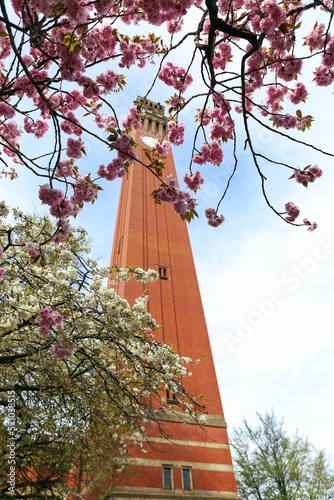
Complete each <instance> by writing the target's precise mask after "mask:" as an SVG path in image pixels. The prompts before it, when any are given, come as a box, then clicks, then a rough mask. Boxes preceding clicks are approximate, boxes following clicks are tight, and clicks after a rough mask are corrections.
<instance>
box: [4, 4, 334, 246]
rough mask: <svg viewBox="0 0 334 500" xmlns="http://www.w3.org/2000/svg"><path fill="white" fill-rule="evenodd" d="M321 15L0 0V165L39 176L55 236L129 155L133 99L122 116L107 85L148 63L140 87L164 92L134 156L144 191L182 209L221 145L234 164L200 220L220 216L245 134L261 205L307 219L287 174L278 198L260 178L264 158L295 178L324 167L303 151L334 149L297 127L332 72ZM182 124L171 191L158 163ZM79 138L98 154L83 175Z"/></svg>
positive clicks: (135, 118)
mask: <svg viewBox="0 0 334 500" xmlns="http://www.w3.org/2000/svg"><path fill="white" fill-rule="evenodd" d="M332 16H333V2H332V0H314V1H312V0H309V1H308V0H300V1H298V0H282V1H278V0H260V1H258V2H253V1H251V0H230V1H227V0H176V1H169V2H166V1H164V0H155V1H154V2H153V1H151V0H131V1H130V0H89V1H87V0H75V1H74V0H61V1H59V2H58V1H54V2H53V1H49V0H11V2H8V1H6V0H0V55H1V58H0V146H1V148H2V156H1V157H0V166H1V170H2V175H4V176H10V177H11V178H15V176H16V175H17V173H18V171H19V169H18V168H17V165H21V166H25V167H26V168H27V169H29V171H30V172H32V173H34V174H35V175H37V176H39V177H40V180H41V182H40V184H41V187H40V190H39V198H40V200H41V201H42V203H44V204H47V205H48V206H49V207H50V212H51V214H52V215H53V216H55V217H56V219H57V221H58V222H57V224H58V231H59V234H58V237H59V240H61V239H64V238H66V237H67V235H68V227H69V226H68V217H70V216H73V215H75V214H77V213H78V211H80V210H81V208H82V206H83V205H84V203H86V202H91V201H94V200H95V198H96V197H97V195H98V190H99V189H100V187H101V183H103V180H104V179H107V180H113V179H115V178H117V177H122V176H123V175H124V174H125V172H126V171H127V170H128V169H129V168H131V165H132V164H133V163H134V161H138V159H137V155H136V144H135V143H134V141H133V139H132V136H131V128H137V129H139V128H140V127H141V126H142V109H141V108H140V106H138V107H131V108H130V109H129V112H128V114H127V115H126V116H125V117H124V113H123V112H121V111H120V108H122V106H119V105H118V104H119V103H120V102H122V99H121V98H120V99H118V100H117V98H116V97H115V94H116V93H119V92H123V91H124V88H125V85H126V74H129V71H131V72H140V71H142V70H143V71H146V69H147V67H148V65H151V64H155V66H152V65H151V66H150V67H151V68H153V70H152V71H151V72H150V73H151V74H152V78H151V81H148V82H147V89H145V92H144V94H145V95H144V100H145V97H148V98H149V97H150V95H151V92H152V89H154V88H155V87H156V86H157V84H158V82H159V84H160V85H165V86H166V88H163V90H162V91H160V90H159V94H160V95H163V96H164V97H163V100H164V101H165V103H166V104H167V105H168V108H167V109H168V126H167V130H166V133H165V136H164V137H163V138H162V141H161V143H159V144H157V146H156V147H155V148H153V149H152V151H148V153H149V155H150V158H151V160H152V161H151V163H150V164H149V165H146V167H148V168H150V170H151V171H152V172H153V173H154V174H156V175H158V176H159V177H160V176H161V181H162V183H161V186H160V188H159V190H158V191H157V192H156V193H155V199H156V201H158V202H171V203H172V204H173V206H174V209H175V210H176V211H177V212H178V213H179V214H180V215H181V216H182V217H183V218H185V219H187V220H191V218H192V217H194V216H195V215H197V214H196V201H195V200H194V198H193V192H196V191H197V190H198V189H199V188H200V186H201V185H202V183H203V182H204V179H203V175H202V173H201V172H200V170H196V171H194V170H195V168H196V169H197V168H202V166H203V165H206V164H211V165H215V166H220V165H221V166H222V167H224V155H225V151H226V149H227V148H228V151H230V152H232V153H231V156H232V158H233V168H232V169H231V170H230V171H228V172H227V175H226V186H225V187H224V188H223V192H222V193H221V198H220V200H219V199H218V200H217V205H216V206H215V207H214V208H211V207H207V211H206V217H207V220H208V223H209V224H210V225H211V226H219V225H220V224H221V223H222V222H223V221H224V217H223V215H219V213H218V209H219V206H220V205H221V202H222V201H223V200H224V198H225V196H226V194H227V192H228V190H229V186H230V183H231V181H232V178H233V176H234V175H235V173H236V172H237V171H238V169H239V156H240V151H241V150H243V149H244V147H245V149H247V151H248V152H249V159H250V164H252V165H253V167H254V169H255V171H256V172H257V174H258V176H259V182H260V185H261V187H262V193H263V196H264V199H265V201H266V203H267V205H268V206H269V207H270V208H271V209H272V210H273V211H274V212H275V214H276V215H277V216H278V217H280V218H281V219H283V220H284V221H286V222H288V223H289V224H295V225H304V226H306V227H307V229H308V230H313V229H315V228H316V224H315V223H313V222H312V223H311V222H310V221H309V220H308V219H306V218H304V219H303V220H302V221H300V222H299V219H297V218H298V217H299V214H300V210H299V208H298V207H297V206H296V204H295V203H293V202H291V201H289V198H290V196H289V194H288V192H289V187H287V194H286V198H285V199H286V203H285V204H284V205H283V204H281V203H282V202H280V203H277V202H275V200H273V201H272V200H271V197H272V196H270V197H269V195H268V190H267V184H268V182H269V181H270V178H271V174H272V170H273V167H274V168H275V169H276V170H277V169H283V170H285V173H286V179H288V178H293V179H294V180H295V181H297V182H298V183H299V184H301V185H304V186H307V185H309V184H310V183H313V182H314V181H315V180H317V179H318V178H319V177H320V176H321V174H322V169H321V164H320V166H318V165H316V164H315V163H314V161H318V158H319V162H320V161H321V158H322V157H323V155H326V156H327V157H328V156H329V157H333V152H332V151H331V150H329V151H326V150H325V149H324V148H321V147H319V146H317V144H313V143H312V140H311V138H310V136H309V135H308V134H309V131H310V129H311V128H312V123H313V121H314V120H315V119H316V118H320V119H321V115H322V111H321V109H319V115H318V116H317V117H313V116H311V114H310V112H309V111H308V108H307V99H308V96H309V95H310V94H312V93H313V92H315V91H316V87H319V88H324V87H330V86H331V85H332V84H333V81H334V55H333V54H334V36H333V35H332V34H331V27H332V26H331V24H332ZM148 26H149V29H148ZM185 26H191V29H190V31H189V30H187V29H186V28H185ZM152 29H154V30H158V33H157V34H155V33H153V32H152ZM143 31H145V32H146V34H145V35H142V34H141V33H142V32H143ZM162 35H163V37H162ZM180 60H182V67H181V66H180V65H179V64H180V62H179V61H180ZM305 68H306V71H305ZM145 75H147V72H146V73H145ZM138 80H141V76H140V74H139V76H138ZM167 87H168V88H167ZM165 96H166V97H165ZM189 108H190V109H191V110H192V114H193V115H194V116H193V118H194V121H193V124H192V128H191V127H190V132H188V130H189V127H188V125H189V123H187V127H188V128H187V127H186V123H185V122H186V120H185V117H187V112H188V110H189ZM196 108H197V111H194V109H196ZM259 129H260V130H264V131H265V132H266V133H267V134H272V135H273V136H274V138H277V139H279V140H280V141H286V142H287V143H288V144H289V143H290V144H291V145H292V146H293V148H296V150H298V151H301V150H303V151H304V150H306V151H308V152H310V153H313V154H316V155H317V157H316V158H315V159H314V160H313V161H312V162H308V164H306V165H305V164H304V163H303V162H302V161H301V162H300V163H299V162H298V160H294V159H292V158H291V157H289V156H288V157H284V156H281V154H280V152H279V151H276V150H272V151H268V150H267V148H264V147H263V148H261V147H258V145H257V144H256V141H255V140H254V135H256V133H257V131H258V130H259ZM187 132H188V133H190V134H191V137H192V138H193V140H192V141H191V144H192V146H191V147H190V148H189V161H188V164H189V170H190V171H189V173H187V174H186V175H185V177H184V181H185V183H186V185H187V187H188V190H181V189H180V188H179V187H178V186H177V184H176V183H175V180H174V179H169V180H168V179H166V178H165V177H164V175H163V166H164V157H165V155H166V152H167V150H168V148H169V147H170V145H171V144H173V145H175V146H178V145H180V144H182V143H183V141H184V138H185V134H186V133H187ZM303 133H305V134H306V137H305V136H304V135H303ZM27 137H29V140H27ZM239 137H240V139H239ZM41 138H44V140H43V142H42V141H40V139H41ZM89 140H90V141H92V142H93V143H94V150H96V148H98V149H99V151H103V150H104V151H105V161H104V163H101V164H96V165H95V164H94V156H93V155H92V157H91V158H89V159H90V160H91V161H90V164H91V173H90V174H87V173H86V172H85V170H84V169H83V167H82V164H83V163H84V162H83V158H84V156H85V155H86V154H87V148H86V146H85V144H86V143H87V142H88V141H89ZM34 141H35V146H33V142H34ZM271 149H272V148H271ZM110 151H112V153H111V154H110ZM287 186H288V184H287Z"/></svg>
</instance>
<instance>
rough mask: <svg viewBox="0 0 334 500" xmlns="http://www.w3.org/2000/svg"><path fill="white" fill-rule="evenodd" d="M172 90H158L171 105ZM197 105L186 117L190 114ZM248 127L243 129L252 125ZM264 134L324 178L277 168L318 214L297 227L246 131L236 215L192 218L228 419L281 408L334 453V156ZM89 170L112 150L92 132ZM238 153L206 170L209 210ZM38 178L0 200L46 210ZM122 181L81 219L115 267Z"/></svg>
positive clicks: (328, 117) (319, 106)
mask: <svg viewBox="0 0 334 500" xmlns="http://www.w3.org/2000/svg"><path fill="white" fill-rule="evenodd" d="M153 73H154V68H151V67H149V68H148V69H147V70H145V71H144V72H141V73H140V75H141V78H140V79H138V78H137V77H136V74H134V76H133V77H132V78H130V80H129V83H128V88H127V90H126V92H125V93H124V95H123V94H117V95H115V97H114V100H113V105H114V106H115V107H117V109H118V110H119V112H120V113H121V114H122V113H125V112H126V110H127V108H128V106H129V105H131V103H132V101H133V100H134V99H135V98H136V97H137V95H143V94H144V93H145V91H146V89H147V88H148V86H149V83H150V81H151V77H152V74H153ZM169 90H170V89H168V88H162V87H159V88H158V89H157V91H155V92H153V93H152V94H151V96H150V98H152V99H153V100H157V101H160V102H161V103H163V101H164V100H165V99H167V98H168V96H169V92H168V91H169ZM332 98H333V96H332V91H331V90H330V89H325V90H324V89H322V90H321V92H319V91H318V90H317V89H315V88H314V94H313V95H312V98H311V99H310V102H309V104H308V112H309V113H310V114H313V115H314V116H316V117H317V121H316V122H315V123H314V125H313V127H312V129H313V130H312V132H311V133H308V135H307V136H306V135H304V136H302V138H303V139H308V137H310V138H311V137H312V138H313V139H314V141H315V142H318V143H320V144H321V145H322V146H323V147H324V148H326V149H330V148H331V147H332V142H333V139H332V120H333V117H332V112H331V110H332V106H330V105H329V103H330V102H331V99H332ZM191 117H192V112H191V111H189V113H188V114H187V116H186V121H187V122H188V121H190V119H191ZM241 134H242V133H241ZM190 138H191V137H190V135H189V136H188V137H187V140H186V143H185V145H184V146H183V147H182V148H180V149H179V150H175V152H174V156H175V161H176V164H177V167H178V170H179V177H180V178H181V177H182V174H183V172H184V171H185V169H186V168H187V165H188V162H185V158H187V154H188V155H189V145H190ZM254 141H255V143H256V144H257V146H258V147H260V148H262V149H263V151H264V152H266V153H268V152H269V153H270V154H274V155H278V156H279V157H283V158H285V159H288V160H289V161H291V162H293V161H295V162H296V164H297V165H298V166H300V167H303V166H305V165H307V164H309V163H313V162H314V163H318V165H319V166H320V167H321V168H323V170H324V175H323V177H322V178H321V179H319V180H318V181H316V182H315V183H314V184H313V185H311V186H310V187H309V188H308V189H305V188H304V187H303V186H301V185H297V184H296V183H295V182H294V181H293V180H290V181H288V180H287V178H288V177H289V173H288V172H287V171H284V170H283V171H280V170H278V169H273V168H270V169H268V171H270V172H271V174H272V176H273V180H272V181H271V183H270V184H269V185H268V189H269V192H270V194H271V198H272V200H273V201H275V203H276V205H277V207H278V208H283V206H284V204H285V203H286V202H287V201H294V202H295V203H296V204H297V205H299V206H300V208H301V210H302V216H305V217H308V218H309V219H310V220H311V221H313V220H315V221H317V222H318V224H319V227H318V229H317V230H316V231H314V232H313V233H310V232H307V231H306V229H305V228H295V227H292V226H289V225H287V224H285V223H284V222H282V221H281V220H280V219H278V218H277V217H276V216H275V215H274V214H273V213H272V212H271V211H270V210H269V209H268V207H267V206H266V204H265V203H264V201H263V199H262V197H261V192H260V181H259V178H258V177H257V175H256V174H255V171H254V169H253V167H252V165H251V162H250V159H249V157H248V155H247V154H246V153H245V152H243V150H242V145H243V143H242V140H240V150H239V155H240V172H239V173H238V174H237V175H236V177H235V180H234V182H233V184H232V187H231V190H230V192H229V195H228V197H227V198H226V200H225V202H224V203H223V204H222V207H221V212H222V213H223V214H224V215H225V217H226V222H225V223H224V224H223V225H222V226H221V227H220V228H217V229H214V228H211V227H209V226H207V225H206V222H205V220H204V218H203V217H201V218H200V219H198V220H195V221H193V222H192V223H191V224H190V226H189V232H190V237H191V242H192V248H193V253H194V258H195V264H196V267H197V272H198V279H199V283H200V288H201V293H202V299H203V304H204V309H205V313H206V318H207V323H208V327H209V333H210V338H211V343H212V349H213V353H214V357H215V361H216V370H217V375H218V379H219V384H220V388H221V394H222V400H223V406H224V409H225V416H226V419H227V422H228V425H229V428H233V427H238V426H239V425H241V421H242V418H244V417H245V418H247V420H249V421H250V422H255V421H256V415H255V412H260V413H261V412H264V411H270V410H271V409H273V410H274V411H275V413H276V415H277V416H278V417H279V418H284V420H285V422H286V427H287V429H288V430H289V431H290V432H291V433H293V432H294V431H295V430H296V429H297V428H298V429H299V432H300V434H301V435H303V436H308V437H309V439H310V441H311V442H312V444H313V445H314V446H315V447H316V448H323V447H324V448H326V449H327V451H328V453H329V454H330V455H331V456H332V459H333V461H334V439H333V437H332V436H333V417H332V411H333V393H334V375H333V355H334V346H333V340H332V339H333V333H334V324H333V323H334V320H333V303H334V225H333V214H334V197H333V188H334V173H333V161H332V159H330V158H328V157H327V158H326V157H323V156H320V155H319V154H318V153H316V152H314V151H312V150H304V151H302V150H301V149H299V148H297V147H296V146H295V145H291V143H290V144H286V143H283V142H282V141H280V140H278V139H277V138H275V137H270V136H269V135H268V133H267V132H263V131H261V130H257V131H256V132H255V136H254ZM86 150H87V159H86V160H85V164H86V166H85V168H86V170H87V171H88V170H90V169H92V170H94V169H95V168H96V167H97V166H98V165H99V164H100V163H102V162H105V161H106V158H105V156H104V153H103V152H102V151H101V150H99V149H97V148H96V147H95V145H94V144H93V143H91V142H90V141H86ZM230 165H231V157H230V155H229V152H228V149H227V152H226V155H225V159H224V162H223V164H222V166H221V167H210V166H204V167H203V175H204V176H205V177H206V183H205V184H204V185H203V187H202V189H201V191H200V192H199V193H198V199H199V212H200V214H201V213H202V212H203V210H204V208H206V207H208V206H210V207H211V206H215V204H216V202H217V201H218V199H219V194H220V193H221V191H222V189H223V187H224V181H225V180H226V177H227V174H226V171H228V168H229V167H230ZM37 184H38V180H37V179H36V178H30V176H29V175H28V174H27V172H20V175H19V179H18V180H16V181H12V182H10V181H8V180H5V179H1V181H0V199H6V200H7V202H8V203H9V204H10V205H12V206H20V207H21V208H24V209H27V210H29V211H32V210H33V209H34V204H35V207H36V208H37V209H39V203H38V200H37V197H36V190H37V188H36V186H37ZM119 187H120V182H119V181H115V182H114V183H105V184H104V188H105V190H104V191H103V192H101V194H100V197H99V200H98V201H97V202H96V203H95V204H94V205H93V206H87V207H86V208H85V209H84V211H83V212H82V214H81V215H80V216H79V217H78V219H77V223H78V224H80V225H83V226H84V227H86V228H87V229H88V230H89V234H90V236H91V238H92V246H93V251H94V254H95V255H97V256H98V257H100V258H101V263H102V264H108V263H109V258H110V252H111V244H112V237H113V231H114V222H115V216H116V209H117V203H118V195H119Z"/></svg>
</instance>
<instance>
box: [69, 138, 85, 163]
mask: <svg viewBox="0 0 334 500" xmlns="http://www.w3.org/2000/svg"><path fill="white" fill-rule="evenodd" d="M82 151H83V143H82V142H81V141H80V140H76V139H72V138H71V137H69V138H68V139H67V149H66V154H67V156H68V157H69V158H81V156H82Z"/></svg>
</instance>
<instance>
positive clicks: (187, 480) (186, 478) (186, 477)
mask: <svg viewBox="0 0 334 500" xmlns="http://www.w3.org/2000/svg"><path fill="white" fill-rule="evenodd" d="M182 487H183V491H192V481H191V468H190V467H182Z"/></svg>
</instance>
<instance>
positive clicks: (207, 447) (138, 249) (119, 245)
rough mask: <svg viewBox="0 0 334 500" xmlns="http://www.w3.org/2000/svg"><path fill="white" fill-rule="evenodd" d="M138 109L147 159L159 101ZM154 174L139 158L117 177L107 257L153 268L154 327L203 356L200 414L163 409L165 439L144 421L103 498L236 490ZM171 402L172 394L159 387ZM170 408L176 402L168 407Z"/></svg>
mask: <svg viewBox="0 0 334 500" xmlns="http://www.w3.org/2000/svg"><path fill="white" fill-rule="evenodd" d="M137 104H140V105H141V106H142V107H143V108H144V109H145V122H144V127H143V129H141V130H140V131H136V132H134V134H135V140H136V142H137V143H138V150H137V151H138V159H139V160H141V161H142V162H143V163H145V162H146V163H148V160H147V157H146V155H145V151H147V150H149V149H150V148H151V147H152V146H153V145H154V141H155V140H156V139H160V138H161V136H162V134H163V132H164V130H165V127H166V118H165V117H164V107H163V106H161V105H160V104H157V103H154V102H152V101H149V100H144V99H142V98H140V97H138V98H137ZM169 174H171V175H172V177H176V172H175V166H174V161H173V156H172V153H171V152H170V153H169V155H168V157H167V160H166V168H165V171H164V178H165V177H166V176H167V175H169ZM157 184H158V183H157V181H156V179H155V177H154V176H153V175H152V174H151V173H150V172H148V170H147V169H146V168H144V167H143V166H142V165H140V164H139V163H138V164H136V165H134V166H133V167H132V168H131V169H130V171H129V175H128V176H126V177H124V179H123V183H122V188H121V196H120V202H119V207H118V216H117V222H116V229H115V236H114V245H113V253H112V258H111V265H115V264H117V265H119V266H122V267H125V266H126V265H127V264H130V265H131V266H135V267H141V268H143V269H148V268H151V269H156V270H157V271H158V272H159V274H160V279H159V280H158V281H157V282H155V283H154V284H152V285H151V287H150V300H149V310H150V312H151V314H152V316H153V317H154V318H155V319H156V321H157V322H158V323H159V325H161V326H162V328H161V330H159V331H158V332H157V333H156V336H157V337H159V336H160V340H163V341H164V342H165V343H167V344H172V345H173V346H174V348H175V349H176V350H177V352H178V353H179V354H180V355H182V356H188V357H190V358H192V359H194V360H195V359H199V358H202V357H203V355H205V357H204V359H203V360H202V361H201V362H200V363H199V365H197V366H195V367H194V368H193V369H192V372H193V375H192V376H191V377H188V378H187V380H186V383H185V385H186V388H187V390H188V391H189V392H190V393H191V394H204V396H205V398H206V400H207V410H208V415H207V416H206V423H205V430H203V429H201V428H200V426H198V425H196V424H189V425H184V424H182V423H181V422H180V419H178V418H177V416H175V414H171V415H170V418H169V417H164V419H163V421H161V424H162V425H163V428H164V431H165V432H166V434H168V435H169V436H171V439H166V438H163V437H161V435H160V434H159V432H158V430H157V428H156V427H155V426H152V428H149V431H148V432H149V435H150V440H152V441H153V442H154V446H152V448H151V447H147V446H146V449H147V454H145V455H144V454H142V453H140V451H139V450H138V452H136V451H135V450H134V451H133V456H134V461H135V465H134V467H133V474H132V475H130V476H129V477H127V476H126V477H125V478H124V484H123V486H122V487H120V488H116V491H115V493H112V495H111V498H117V499H118V498H122V499H124V498H126V499H130V498H131V499H132V498H137V499H142V500H144V499H145V500H146V499H152V500H153V499H154V500H160V499H165V498H172V499H179V498H188V499H194V498H203V499H215V500H216V499H217V500H218V499H224V500H228V499H236V498H238V495H237V492H236V491H237V490H236V482H235V478H234V473H233V467H232V460H231V454H230V450H229V443H228V436H227V431H226V422H225V419H224V414H223V409H222V404H221V400H220V395H219V389H218V383H217V378H216V373H215V368H214V364H213V359H212V353H211V347H210V342H209V337H208V332H207V327H206V323H205V318H204V313H203V307H202V302H201V297H200V292H199V287H198V283H197V277H196V271H195V266H194V261H193V256H192V251H191V246H190V241H189V237H188V230H187V225H186V224H187V223H186V222H184V221H182V220H181V218H180V217H179V216H178V215H177V214H176V213H175V212H174V211H173V209H172V207H171V206H170V204H167V203H165V204H162V205H156V204H154V202H153V200H152V198H151V196H150V195H151V193H152V191H153V190H154V189H156V188H157ZM117 291H118V293H119V294H120V295H122V296H124V297H125V298H126V299H127V300H128V301H129V302H130V303H131V304H132V303H133V301H134V298H136V297H138V296H139V295H141V294H142V292H143V288H142V285H141V284H139V283H137V282H135V281H134V280H130V281H129V282H128V283H122V284H120V286H119V287H118V290H117ZM166 402H167V403H169V404H172V403H173V395H172V394H166ZM176 409H177V408H176Z"/></svg>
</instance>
